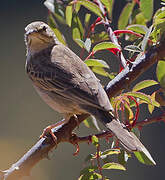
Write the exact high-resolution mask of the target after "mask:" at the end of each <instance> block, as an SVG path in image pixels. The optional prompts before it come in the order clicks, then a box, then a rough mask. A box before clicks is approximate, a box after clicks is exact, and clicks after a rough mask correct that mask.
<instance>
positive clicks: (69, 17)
mask: <svg viewBox="0 0 165 180" xmlns="http://www.w3.org/2000/svg"><path fill="white" fill-rule="evenodd" d="M65 17H66V23H67V25H68V26H69V27H71V24H72V6H67V7H66V10H65Z"/></svg>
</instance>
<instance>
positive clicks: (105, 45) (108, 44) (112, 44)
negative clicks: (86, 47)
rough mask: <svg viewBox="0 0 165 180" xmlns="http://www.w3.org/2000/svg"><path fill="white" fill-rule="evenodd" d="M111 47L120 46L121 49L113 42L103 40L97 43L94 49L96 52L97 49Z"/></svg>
mask: <svg viewBox="0 0 165 180" xmlns="http://www.w3.org/2000/svg"><path fill="white" fill-rule="evenodd" d="M109 48H118V49H119V47H118V46H116V45H115V44H114V43H112V42H101V43H99V44H96V45H95V46H94V48H93V50H92V51H94V52H96V51H100V50H103V49H109Z"/></svg>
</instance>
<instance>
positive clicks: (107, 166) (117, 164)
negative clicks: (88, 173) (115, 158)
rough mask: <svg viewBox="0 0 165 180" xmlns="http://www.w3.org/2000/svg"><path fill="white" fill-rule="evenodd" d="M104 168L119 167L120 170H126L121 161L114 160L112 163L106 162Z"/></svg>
mask: <svg viewBox="0 0 165 180" xmlns="http://www.w3.org/2000/svg"><path fill="white" fill-rule="evenodd" d="M102 168H103V169H118V170H124V171H125V170H126V168H125V167H124V166H123V165H121V164H119V163H114V162H111V163H106V164H104V165H103V166H102Z"/></svg>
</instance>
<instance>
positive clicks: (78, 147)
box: [73, 143, 80, 156]
mask: <svg viewBox="0 0 165 180" xmlns="http://www.w3.org/2000/svg"><path fill="white" fill-rule="evenodd" d="M75 146H76V151H75V152H74V153H73V156H77V155H78V153H79V152H80V146H79V144H78V143H76V144H75Z"/></svg>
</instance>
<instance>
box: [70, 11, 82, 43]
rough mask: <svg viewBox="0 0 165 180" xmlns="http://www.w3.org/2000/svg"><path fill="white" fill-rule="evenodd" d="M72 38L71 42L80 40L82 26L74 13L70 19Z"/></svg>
mask: <svg viewBox="0 0 165 180" xmlns="http://www.w3.org/2000/svg"><path fill="white" fill-rule="evenodd" d="M72 37H73V40H75V39H82V37H83V32H82V24H81V22H80V19H79V17H78V16H77V15H76V14H75V13H73V18H72Z"/></svg>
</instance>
